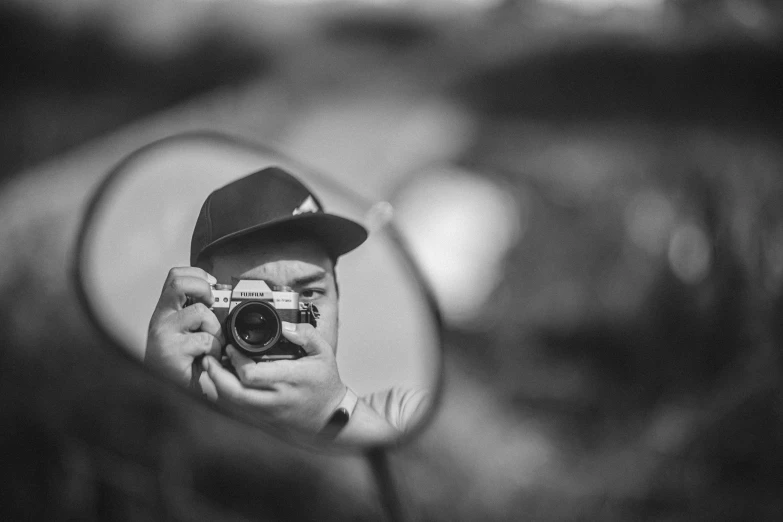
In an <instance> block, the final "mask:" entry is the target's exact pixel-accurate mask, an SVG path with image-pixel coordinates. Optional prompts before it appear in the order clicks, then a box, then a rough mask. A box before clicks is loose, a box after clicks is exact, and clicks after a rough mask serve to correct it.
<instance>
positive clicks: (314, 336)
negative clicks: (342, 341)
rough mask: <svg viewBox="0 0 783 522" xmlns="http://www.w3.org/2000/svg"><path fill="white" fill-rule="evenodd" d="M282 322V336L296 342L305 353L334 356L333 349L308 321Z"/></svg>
mask: <svg viewBox="0 0 783 522" xmlns="http://www.w3.org/2000/svg"><path fill="white" fill-rule="evenodd" d="M282 323H283V337H285V338H286V339H288V340H289V341H291V342H292V343H294V344H298V345H299V346H301V347H302V348H304V351H305V352H307V355H321V354H324V355H332V356H334V350H332V347H331V346H329V343H327V342H326V341H325V340H324V338H323V337H321V334H319V333H318V331H317V330H316V329H315V328H314V327H313V325H311V324H308V323H288V322H286V321H282Z"/></svg>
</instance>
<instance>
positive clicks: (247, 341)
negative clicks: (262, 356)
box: [230, 301, 281, 352]
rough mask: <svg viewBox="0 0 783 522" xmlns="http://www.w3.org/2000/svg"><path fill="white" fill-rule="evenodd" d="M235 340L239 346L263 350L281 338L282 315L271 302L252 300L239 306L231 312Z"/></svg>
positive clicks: (245, 348) (251, 350)
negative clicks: (280, 315) (279, 314)
mask: <svg viewBox="0 0 783 522" xmlns="http://www.w3.org/2000/svg"><path fill="white" fill-rule="evenodd" d="M231 316H232V317H231V319H230V324H231V333H232V337H233V338H234V339H233V340H234V341H235V343H236V345H237V347H238V348H241V349H244V350H246V351H249V352H261V351H265V350H267V349H269V348H271V347H272V346H273V345H274V344H275V343H276V342H277V340H278V339H279V338H280V326H281V324H280V317H279V316H278V314H277V311H276V310H275V309H274V307H273V306H272V305H270V304H267V303H265V302H263V301H251V302H246V303H242V304H240V305H239V306H237V307H236V308H235V309H234V311H233V312H232V314H231Z"/></svg>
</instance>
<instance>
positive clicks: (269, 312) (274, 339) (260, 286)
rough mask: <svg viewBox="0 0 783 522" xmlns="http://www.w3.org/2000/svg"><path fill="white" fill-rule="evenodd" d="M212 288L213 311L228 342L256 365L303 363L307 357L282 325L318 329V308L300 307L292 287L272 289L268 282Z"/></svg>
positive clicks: (306, 304)
mask: <svg viewBox="0 0 783 522" xmlns="http://www.w3.org/2000/svg"><path fill="white" fill-rule="evenodd" d="M211 286H212V295H213V297H214V302H213V303H212V307H211V308H210V309H211V310H212V312H213V313H214V314H215V315H216V316H217V318H218V320H219V321H220V323H221V324H222V325H223V332H224V334H225V338H226V342H227V343H229V344H231V345H233V346H235V347H236V348H237V350H239V351H240V352H242V353H244V354H245V355H247V356H248V357H250V358H251V359H253V360H254V361H276V360H281V359H299V358H300V357H304V356H305V355H307V353H306V352H305V351H304V349H303V348H302V347H301V346H299V345H297V344H294V343H292V342H290V341H288V339H286V338H285V337H283V334H282V328H283V324H282V321H287V322H289V323H310V324H311V325H313V326H316V325H317V320H318V319H319V313H318V307H317V306H315V305H314V304H312V303H300V302H299V294H298V293H297V292H294V291H293V290H292V289H291V288H289V287H275V289H274V290H273V289H271V288H269V285H267V283H266V282H265V281H262V280H255V279H252V280H251V279H242V280H240V281H238V282H237V284H236V285H233V286H232V285H222V284H216V285H211Z"/></svg>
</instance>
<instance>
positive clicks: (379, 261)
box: [77, 134, 441, 445]
mask: <svg viewBox="0 0 783 522" xmlns="http://www.w3.org/2000/svg"><path fill="white" fill-rule="evenodd" d="M270 166H278V167H281V168H283V169H284V170H286V171H287V172H289V173H291V174H293V175H295V176H296V178H298V179H299V180H300V181H301V182H302V183H303V184H304V185H305V186H306V187H307V188H309V189H310V191H312V193H314V194H315V195H316V196H317V198H319V199H320V202H321V203H322V205H323V207H324V209H325V211H326V212H328V213H330V214H336V215H339V216H343V217H346V218H349V219H351V220H354V221H356V222H358V223H361V224H362V225H364V226H365V228H366V229H367V230H368V231H369V236H368V239H367V240H366V241H365V242H364V243H363V244H362V245H360V246H359V247H358V248H356V249H355V250H353V251H351V252H349V253H347V254H345V255H343V256H341V257H339V262H338V263H337V264H336V266H335V268H334V273H335V274H336V275H335V277H336V280H337V282H338V283H339V290H338V291H337V296H336V297H335V299H336V302H337V309H338V310H339V320H337V321H335V323H337V324H338V325H339V326H337V325H336V326H335V328H336V329H337V332H338V335H337V337H338V338H339V343H336V342H335V343H334V344H339V349H338V350H336V357H333V359H332V360H333V361H335V360H336V367H337V369H338V374H339V377H336V376H335V375H334V372H330V370H324V367H328V366H329V364H330V363H329V362H328V360H321V359H323V358H324V357H325V356H323V354H320V355H319V352H318V350H320V349H321V348H322V345H319V347H318V348H317V349H315V351H313V350H314V349H313V348H312V346H311V347H310V348H308V347H307V346H305V352H306V353H307V354H308V355H306V356H305V357H302V358H301V359H293V360H282V361H266V360H265V361H258V360H252V359H243V358H238V359H234V358H233V357H232V358H226V356H225V350H224V353H223V363H224V365H225V368H223V367H222V366H221V365H218V366H220V368H219V369H217V368H211V369H212V370H213V371H218V370H223V369H226V370H229V372H228V374H227V373H216V374H215V375H217V377H216V378H217V381H218V382H217V383H216V382H212V379H210V376H212V375H213V373H211V372H210V371H208V370H209V369H210V368H207V371H204V364H203V363H201V364H198V363H196V365H195V371H194V367H186V368H185V367H182V362H181V361H182V360H185V359H184V358H186V357H188V356H190V357H191V359H192V358H193V356H191V355H189V352H188V350H191V351H192V350H194V348H193V347H192V344H193V343H192V342H191V344H188V347H183V346H184V345H185V344H187V342H184V341H183V342H180V341H182V339H184V338H188V339H191V337H188V333H191V330H192V331H199V330H209V327H208V326H204V325H206V322H204V323H202V324H201V325H196V326H192V324H191V325H190V326H187V327H186V328H185V329H186V330H188V331H186V332H182V333H181V335H180V336H179V337H178V338H175V337H176V336H174V337H172V336H170V337H167V339H169V340H167V341H166V343H169V344H167V345H166V346H165V347H164V348H163V349H164V350H170V351H171V353H174V354H175V355H173V356H172V357H175V358H177V361H178V362H177V363H176V364H179V365H180V367H179V370H181V371H182V372H185V373H188V372H190V373H191V380H190V381H183V378H182V375H180V374H177V376H176V377H175V376H173V375H171V374H170V373H167V372H166V371H165V370H164V371H162V372H159V373H160V374H161V375H164V374H165V375H169V376H172V378H173V379H174V380H176V381H178V382H179V384H181V385H183V386H185V387H189V388H191V389H196V390H198V389H199V388H200V390H199V391H200V392H201V394H202V397H204V398H205V399H206V400H210V401H213V402H215V403H216V404H218V405H219V406H220V407H221V408H222V409H223V411H226V412H229V413H231V414H236V415H237V416H239V417H242V418H245V419H248V420H251V421H253V422H255V423H257V424H260V425H262V426H265V427H269V428H270V429H271V430H272V431H275V430H282V431H284V432H288V431H289V430H293V431H294V432H296V433H302V432H308V433H309V432H315V433H318V434H319V436H318V437H316V440H326V439H330V440H334V441H336V442H337V443H345V444H349V445H378V444H387V443H392V442H394V443H398V442H400V440H401V439H404V438H406V437H408V436H409V435H410V434H411V433H413V432H415V431H416V428H417V426H419V425H420V424H421V423H422V422H423V421H424V420H425V419H426V418H427V417H428V413H429V409H430V408H431V405H432V403H433V399H434V397H435V395H436V394H437V393H436V392H437V389H438V386H439V384H440V383H439V382H438V381H439V376H440V364H441V360H440V357H441V353H440V350H441V347H440V326H439V319H438V312H437V310H436V309H435V307H434V305H433V300H432V299H431V297H430V294H429V293H428V291H427V290H426V288H425V286H424V285H423V284H422V281H421V277H420V275H419V273H418V270H417V269H416V267H415V265H413V264H412V261H411V259H410V257H409V256H408V254H407V253H406V252H405V251H404V249H403V247H402V245H401V244H400V242H399V240H398V238H397V234H396V232H395V228H394V226H393V217H392V216H393V209H392V207H391V205H389V204H388V203H385V202H378V201H370V200H367V199H366V198H364V197H362V196H359V195H358V194H357V193H356V192H354V191H352V190H351V189H350V188H348V187H345V186H343V185H341V184H340V183H339V181H337V180H335V179H332V178H330V177H329V176H326V175H323V174H321V173H317V172H315V171H313V170H312V169H310V168H305V167H303V166H301V165H298V164H296V163H294V162H293V161H292V160H290V159H287V158H284V157H282V156H281V155H279V154H277V153H275V152H274V151H271V150H269V149H265V148H263V147H261V146H259V145H256V144H249V143H245V142H240V141H238V140H234V139H231V138H228V137H225V136H221V135H212V134H188V135H182V136H177V137H173V138H167V139H165V140H161V141H159V142H155V143H153V144H150V145H148V146H146V147H144V148H142V149H140V150H138V151H135V152H133V153H132V154H130V155H129V156H128V157H127V158H126V159H125V160H124V161H122V162H121V163H120V164H119V165H118V166H117V167H116V168H115V170H114V171H113V172H112V173H111V174H110V175H109V177H108V178H107V180H106V181H105V182H104V184H103V185H102V187H101V188H99V190H98V192H97V194H96V196H95V199H94V200H93V203H92V206H91V209H90V211H89V212H88V216H87V218H86V221H85V223H84V228H83V230H82V240H81V242H80V247H79V257H80V258H79V259H78V261H77V263H78V272H79V280H80V281H79V282H80V285H81V290H82V292H83V294H84V296H85V297H86V301H87V303H86V305H87V308H88V311H90V312H91V314H92V315H93V318H94V319H96V320H97V322H98V325H99V326H100V327H101V328H102V329H104V330H105V331H107V332H108V333H109V334H110V335H111V336H112V337H113V338H114V339H115V340H116V341H117V342H118V344H120V345H121V346H123V347H124V348H125V349H126V350H127V351H128V353H129V354H130V355H131V356H132V357H133V358H136V359H138V360H139V361H144V362H143V364H145V365H146V366H147V367H151V366H153V368H151V369H153V370H160V368H157V367H154V366H155V364H152V363H151V361H150V358H149V357H147V360H146V361H145V349H146V347H147V341H148V339H147V337H148V330H149V328H150V320H151V317H152V316H153V311H155V310H156V307H159V300H161V302H162V295H163V294H162V290H161V289H162V288H163V287H164V283H165V282H167V281H168V282H171V276H169V275H168V274H169V270H170V269H172V268H173V267H189V266H190V248H191V237H192V234H193V230H194V226H195V224H196V219H197V217H198V216H199V211H200V209H201V207H202V204H203V203H204V201H205V200H206V199H207V197H208V196H209V195H210V193H212V192H213V191H214V190H216V189H218V188H220V187H222V186H225V185H226V184H229V183H231V182H233V181H235V180H237V179H240V178H243V177H245V176H247V175H249V174H250V173H254V172H257V171H259V170H261V169H264V168H266V167H270ZM293 239H294V240H296V239H297V238H293ZM261 240H263V239H261ZM242 248H245V247H244V246H243V247H242ZM270 248H271V247H270ZM275 248H276V247H275ZM225 255H226V256H231V255H234V254H233V253H232V252H231V251H230V249H229V251H228V253H226V254H225ZM297 255H298V254H296V253H293V254H286V255H283V256H281V258H280V259H282V260H283V261H282V262H283V263H286V262H288V261H291V260H293V261H297V260H298V259H296V257H297ZM255 262H256V261H254V263H255ZM327 268H328V267H327ZM283 271H285V269H283ZM237 275H241V274H237ZM167 276H168V279H167ZM224 279H225V277H224ZM240 279H244V276H243V277H241V278H240ZM217 283H225V284H231V283H234V284H235V285H236V283H237V280H233V281H226V280H218V281H217ZM272 283H275V284H277V283H279V281H275V282H272V281H270V285H269V286H270V288H271V287H272ZM185 286H187V285H185ZM214 290H215V288H213V291H214ZM273 290H281V289H280V288H277V287H276V288H273ZM293 290H295V291H296V292H297V293H299V295H300V296H307V297H308V298H309V297H310V296H311V295H313V292H308V290H310V289H309V288H308V289H303V288H293ZM316 290H317V291H318V289H316ZM305 292H308V293H305ZM213 294H214V292H213ZM303 300H304V299H303ZM190 302H191V301H190V300H189V301H187V302H185V304H184V305H182V306H178V305H171V306H170V307H169V308H171V310H170V312H171V313H174V314H180V315H179V316H177V317H180V316H182V314H184V310H185V309H186V308H189V306H188V305H189V304H190ZM315 302H316V303H318V302H320V301H318V300H317V299H316V301H315ZM278 306H279V303H278ZM327 306H328V305H327ZM194 313H195V312H194ZM322 315H324V316H328V315H329V313H328V312H324V314H322ZM335 319H336V318H335ZM330 320H331V319H329V318H327V319H324V321H325V322H328V321H330ZM210 324H212V323H210ZM221 324H222V325H223V331H225V321H223V322H222V323H221ZM323 327H324V324H321V323H317V326H316V328H315V331H316V332H317V333H318V334H319V336H320V333H322V332H321V329H322V328H323ZM300 328H301V325H300ZM300 334H301V336H300ZM295 335H297V336H300V337H298V339H299V341H300V342H301V341H302V340H303V339H305V337H306V335H307V334H306V332H305V333H302V332H301V331H300V330H299V329H298V330H297V331H296V332H295ZM212 337H213V338H214V339H217V338H218V337H216V336H214V335H213V336H212ZM224 337H225V336H224ZM283 337H285V336H283ZM320 337H321V339H323V338H324V336H320ZM177 339H179V340H177ZM177 342H180V344H177ZM209 342H213V341H211V340H210V341H209ZM289 342H290V343H292V344H293V343H294V342H295V341H294V340H291V341H289ZM307 342H311V343H315V342H316V341H312V340H310V341H307ZM183 343H184V344H183ZM164 344H165V343H164ZM221 344H223V343H222V342H221ZM327 345H328V344H327ZM198 349H200V348H198ZM207 349H208V350H214V347H210V348H207ZM177 350H180V351H179V352H177ZM185 352H188V353H185ZM166 353H167V354H169V352H166ZM183 354H184V355H183ZM169 355H170V354H169ZM315 355H318V357H315ZM316 359H319V362H318V364H316V363H315V360H316ZM326 359H328V357H327V358H326ZM218 360H219V359H217V358H215V359H210V361H209V362H208V363H207V367H209V365H210V364H214V362H216V361H218ZM199 361H200V358H199ZM324 361H325V362H324ZM232 362H234V363H235V364H234V366H236V365H239V366H242V368H243V369H244V370H243V371H244V373H243V371H238V370H237V369H236V368H233V370H232V364H231V363H232ZM308 364H309V366H308ZM319 365H320V366H319ZM281 367H282V370H280V371H276V368H281ZM232 371H233V373H232ZM194 374H195V376H194ZM199 374H200V376H199ZM227 375H228V377H227ZM224 378H225V379H228V380H226V381H224V380H223V379H224ZM278 378H279V379H280V381H279V382H278V380H277V379H278ZM195 379H198V385H196V384H195V383H194V382H193V381H194V380H195ZM230 379H234V381H230ZM243 379H244V380H243ZM335 380H337V381H336V382H337V384H336V383H335ZM324 382H325V383H326V384H324ZM340 383H342V384H344V385H345V386H347V387H348V388H349V389H350V390H351V391H352V392H354V393H355V396H356V401H355V405H354V401H353V399H352V397H350V396H349V395H351V392H347V393H345V392H343V391H342V390H343V389H344V387H341V386H339V384H340ZM343 394H344V395H343ZM341 395H342V397H341ZM328 396H332V398H331V399H326V398H324V397H328ZM276 401H277V402H276ZM297 401H299V402H302V404H298V402H297ZM319 401H320V402H319ZM321 402H323V404H321ZM280 404H283V406H280ZM313 404H315V406H313ZM267 407H268V408H269V409H268V410H267V409H265V408H267ZM297 408H298V409H297ZM340 408H343V409H344V410H345V411H346V412H348V410H350V412H349V413H350V415H348V418H347V422H346V419H344V418H342V413H343V412H339V413H338V410H339V409H340ZM269 412H274V413H269ZM279 412H282V413H279ZM289 419H292V420H290V421H289ZM305 419H307V420H305Z"/></svg>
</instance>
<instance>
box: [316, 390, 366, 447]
mask: <svg viewBox="0 0 783 522" xmlns="http://www.w3.org/2000/svg"><path fill="white" fill-rule="evenodd" d="M357 402H359V397H358V396H357V395H356V393H354V391H353V390H352V389H350V388H349V387H348V386H346V387H345V393H344V394H343V397H342V399H341V400H340V402H339V403H338V404H337V406H336V407H335V408H333V410H332V412H331V413H330V414H329V417H328V418H327V420H326V425H325V426H324V427H323V428H322V429H321V431H320V435H321V436H323V437H326V438H329V439H333V438H335V437H336V436H337V435H338V434H339V433H340V432H341V431H342V429H343V428H344V427H345V426H346V425H347V424H348V422H349V421H350V420H351V416H352V415H353V413H354V411H355V410H356V403H357Z"/></svg>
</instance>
